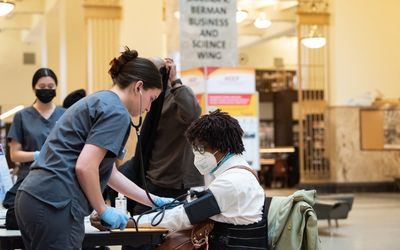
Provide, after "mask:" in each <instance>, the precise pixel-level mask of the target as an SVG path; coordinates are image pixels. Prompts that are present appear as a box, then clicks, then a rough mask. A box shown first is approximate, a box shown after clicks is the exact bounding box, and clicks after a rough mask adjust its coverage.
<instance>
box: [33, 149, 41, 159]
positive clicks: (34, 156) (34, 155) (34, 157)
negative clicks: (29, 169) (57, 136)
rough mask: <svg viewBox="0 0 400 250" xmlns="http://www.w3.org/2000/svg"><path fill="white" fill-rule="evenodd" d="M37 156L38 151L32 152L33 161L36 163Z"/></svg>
mask: <svg viewBox="0 0 400 250" xmlns="http://www.w3.org/2000/svg"><path fill="white" fill-rule="evenodd" d="M39 154H40V151H35V152H33V160H34V161H37V159H38V158H39Z"/></svg>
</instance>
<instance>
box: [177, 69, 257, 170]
mask: <svg viewBox="0 0 400 250" xmlns="http://www.w3.org/2000/svg"><path fill="white" fill-rule="evenodd" d="M181 79H182V82H183V84H185V85H187V86H189V87H190V88H192V90H193V91H194V93H195V94H196V98H197V101H198V102H199V103H200V106H201V110H202V114H206V113H208V112H209V111H213V110H216V109H221V110H222V111H224V112H227V113H229V114H230V115H231V116H233V117H235V118H236V119H237V120H238V122H239V124H240V126H241V127H242V129H243V131H244V135H243V143H244V146H245V149H246V151H245V152H244V157H245V159H246V160H247V162H248V163H249V164H250V165H251V166H252V167H253V168H254V169H256V170H259V169H260V153H259V149H260V140H259V129H258V128H259V113H258V109H259V108H258V93H257V92H256V87H255V86H256V83H255V70H254V69H251V68H232V67H203V68H194V69H187V70H183V71H181Z"/></svg>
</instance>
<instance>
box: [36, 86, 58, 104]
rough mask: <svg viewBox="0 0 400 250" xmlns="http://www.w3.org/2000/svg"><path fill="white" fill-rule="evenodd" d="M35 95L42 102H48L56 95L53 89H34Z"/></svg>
mask: <svg viewBox="0 0 400 250" xmlns="http://www.w3.org/2000/svg"><path fill="white" fill-rule="evenodd" d="M35 94H36V97H37V98H38V99H39V100H40V101H41V102H43V103H49V102H51V100H53V98H54V97H55V96H56V90H55V89H35Z"/></svg>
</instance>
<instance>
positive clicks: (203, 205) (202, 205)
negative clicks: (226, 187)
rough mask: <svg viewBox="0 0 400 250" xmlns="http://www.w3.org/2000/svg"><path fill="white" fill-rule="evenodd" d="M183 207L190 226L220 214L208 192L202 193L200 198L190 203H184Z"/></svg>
mask: <svg viewBox="0 0 400 250" xmlns="http://www.w3.org/2000/svg"><path fill="white" fill-rule="evenodd" d="M183 207H184V208H185V211H186V214H187V216H188V218H189V221H190V223H191V224H192V225H194V224H197V223H200V222H203V221H205V220H206V219H208V218H210V217H211V216H213V215H216V214H220V213H221V210H220V209H219V206H218V203H217V200H216V199H215V197H214V194H213V193H212V192H211V191H210V190H206V191H203V192H202V195H201V196H200V197H198V198H197V199H196V200H194V201H192V202H190V203H186V204H185V205H183Z"/></svg>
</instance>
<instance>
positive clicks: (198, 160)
mask: <svg viewBox="0 0 400 250" xmlns="http://www.w3.org/2000/svg"><path fill="white" fill-rule="evenodd" d="M217 152H218V151H215V153H214V154H212V153H209V152H204V153H203V154H201V153H200V152H198V151H194V150H193V153H194V165H195V166H196V168H197V170H199V172H200V174H202V175H205V174H208V173H210V172H211V170H212V169H213V168H215V167H216V166H217V159H215V156H214V155H215V154H216V153H217Z"/></svg>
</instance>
